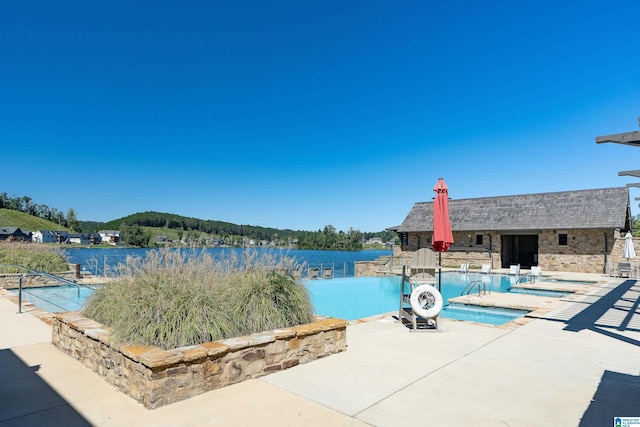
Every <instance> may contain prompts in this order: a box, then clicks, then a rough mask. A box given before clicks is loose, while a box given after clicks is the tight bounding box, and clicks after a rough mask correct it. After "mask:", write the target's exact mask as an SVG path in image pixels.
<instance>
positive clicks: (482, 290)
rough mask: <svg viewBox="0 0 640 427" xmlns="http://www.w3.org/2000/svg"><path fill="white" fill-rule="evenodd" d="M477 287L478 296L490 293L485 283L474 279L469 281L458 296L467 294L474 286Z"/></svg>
mask: <svg viewBox="0 0 640 427" xmlns="http://www.w3.org/2000/svg"><path fill="white" fill-rule="evenodd" d="M476 287H477V288H478V296H482V295H487V294H490V293H491V292H490V291H487V285H486V284H485V283H484V282H483V281H482V280H474V281H473V282H471V283H469V284H468V285H467V287H466V288H464V290H463V291H462V293H461V294H460V296H463V295H469V294H471V292H473V291H474V289H475V288H476Z"/></svg>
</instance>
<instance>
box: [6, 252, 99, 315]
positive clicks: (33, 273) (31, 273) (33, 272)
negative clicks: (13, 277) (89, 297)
mask: <svg viewBox="0 0 640 427" xmlns="http://www.w3.org/2000/svg"><path fill="white" fill-rule="evenodd" d="M0 267H15V268H21V269H23V270H26V271H28V273H22V274H21V275H20V281H19V284H18V314H22V283H23V281H24V278H25V277H28V276H43V277H47V278H49V279H52V280H57V281H58V282H61V283H64V284H67V285H71V286H75V287H76V288H77V289H78V297H80V286H82V287H85V288H87V289H93V288H92V287H91V286H86V285H84V284H82V283H77V282H74V281H73V280H69V279H65V278H64V277H60V276H56V275H55V274H51V273H45V272H44V271H36V270H32V269H30V268H28V267H25V266H24V265H19V264H0Z"/></svg>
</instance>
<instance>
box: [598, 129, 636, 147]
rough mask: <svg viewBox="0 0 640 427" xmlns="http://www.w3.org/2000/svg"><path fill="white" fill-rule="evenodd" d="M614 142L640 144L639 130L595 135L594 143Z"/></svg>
mask: <svg viewBox="0 0 640 427" xmlns="http://www.w3.org/2000/svg"><path fill="white" fill-rule="evenodd" d="M603 142H615V143H616V144H626V145H637V146H640V131H637V130H636V131H633V132H624V133H616V134H613V135H605V136H596V144H602V143H603Z"/></svg>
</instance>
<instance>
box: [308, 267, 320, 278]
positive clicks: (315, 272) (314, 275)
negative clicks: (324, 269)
mask: <svg viewBox="0 0 640 427" xmlns="http://www.w3.org/2000/svg"><path fill="white" fill-rule="evenodd" d="M318 273H320V269H319V268H317V267H314V268H310V269H309V271H308V274H309V279H317V278H318Z"/></svg>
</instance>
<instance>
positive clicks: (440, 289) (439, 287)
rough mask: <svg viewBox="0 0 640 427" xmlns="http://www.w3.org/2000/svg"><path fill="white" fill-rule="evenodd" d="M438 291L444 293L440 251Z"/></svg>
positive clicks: (440, 253)
mask: <svg viewBox="0 0 640 427" xmlns="http://www.w3.org/2000/svg"><path fill="white" fill-rule="evenodd" d="M438 292H440V293H442V252H438Z"/></svg>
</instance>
